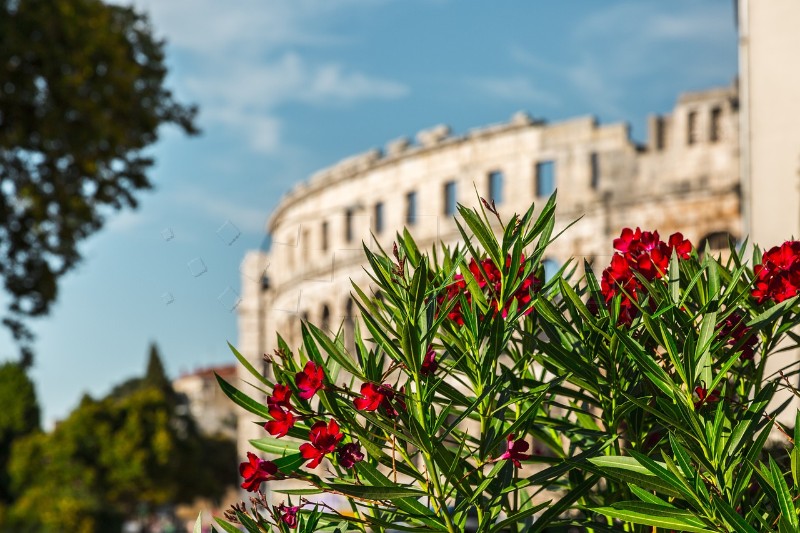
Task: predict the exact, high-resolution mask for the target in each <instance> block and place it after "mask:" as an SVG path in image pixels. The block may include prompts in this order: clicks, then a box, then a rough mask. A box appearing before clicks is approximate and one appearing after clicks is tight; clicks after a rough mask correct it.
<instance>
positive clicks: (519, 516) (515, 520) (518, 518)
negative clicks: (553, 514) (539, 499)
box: [491, 500, 553, 533]
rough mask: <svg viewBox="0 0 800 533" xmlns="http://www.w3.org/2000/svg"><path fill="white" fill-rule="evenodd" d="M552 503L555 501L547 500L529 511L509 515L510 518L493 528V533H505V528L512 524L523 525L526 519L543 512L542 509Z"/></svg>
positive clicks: (528, 509) (524, 510) (529, 508)
mask: <svg viewBox="0 0 800 533" xmlns="http://www.w3.org/2000/svg"><path fill="white" fill-rule="evenodd" d="M552 501H553V500H547V501H546V502H544V503H540V504H539V505H534V506H532V507H528V508H527V509H523V510H522V511H519V512H518V513H513V514H510V515H508V518H506V519H505V520H503V521H501V522H498V523H497V524H495V525H494V526H493V527H492V529H491V533H498V532H500V531H504V530H505V527H506V526H510V525H511V524H521V523H523V521H524V520H525V519H527V518H530V517H531V516H533V515H535V514H536V513H538V512H539V511H541V510H542V509H544V508H546V507H547V506H549V505H550V503H551V502H552Z"/></svg>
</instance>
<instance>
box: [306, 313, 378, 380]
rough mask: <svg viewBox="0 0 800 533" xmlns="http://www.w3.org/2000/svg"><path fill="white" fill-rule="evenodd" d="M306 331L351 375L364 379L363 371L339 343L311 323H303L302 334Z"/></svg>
mask: <svg viewBox="0 0 800 533" xmlns="http://www.w3.org/2000/svg"><path fill="white" fill-rule="evenodd" d="M307 332H310V333H311V335H312V336H313V337H314V339H315V340H316V341H317V343H318V344H319V345H320V346H321V347H322V349H323V350H325V352H326V353H327V354H328V355H329V356H331V358H332V359H333V360H334V361H336V362H337V363H339V364H340V365H342V368H344V369H345V370H347V371H348V372H350V373H351V374H352V375H354V376H356V377H358V378H360V379H362V380H363V379H364V373H363V372H362V371H361V369H360V368H358V367H357V366H356V365H355V364H354V363H353V360H352V359H350V357H349V356H348V355H347V353H345V352H344V350H343V349H342V346H341V345H338V344H337V343H335V342H333V341H331V339H330V338H328V335H326V334H325V332H323V331H322V330H321V329H319V328H318V327H317V326H315V325H314V324H311V323H307V324H303V334H304V335H306V334H307Z"/></svg>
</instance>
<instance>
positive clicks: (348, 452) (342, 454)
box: [338, 442, 364, 468]
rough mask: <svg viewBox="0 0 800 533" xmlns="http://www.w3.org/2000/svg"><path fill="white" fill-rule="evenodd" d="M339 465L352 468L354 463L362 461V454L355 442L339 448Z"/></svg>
mask: <svg viewBox="0 0 800 533" xmlns="http://www.w3.org/2000/svg"><path fill="white" fill-rule="evenodd" d="M338 457H339V464H340V465H341V466H343V467H344V468H353V466H354V465H355V464H356V463H360V462H361V461H363V460H364V453H363V452H362V451H361V446H359V445H358V444H356V443H355V442H351V443H348V444H345V445H344V446H340V447H339V450H338Z"/></svg>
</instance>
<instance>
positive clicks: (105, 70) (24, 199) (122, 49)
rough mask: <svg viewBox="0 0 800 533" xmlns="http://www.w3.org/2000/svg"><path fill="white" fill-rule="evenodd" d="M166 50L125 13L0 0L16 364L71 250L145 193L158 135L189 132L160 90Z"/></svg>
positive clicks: (187, 118) (0, 129)
mask: <svg viewBox="0 0 800 533" xmlns="http://www.w3.org/2000/svg"><path fill="white" fill-rule="evenodd" d="M163 45H164V43H163V41H160V40H157V39H155V38H154V37H153V35H152V29H151V27H150V24H149V22H148V20H147V18H146V17H145V16H144V15H143V14H141V13H137V12H136V11H135V10H134V9H132V8H130V7H124V6H116V5H106V4H104V3H103V2H102V1H101V0H0V276H2V278H3V279H4V284H5V288H6V290H7V291H8V293H9V294H10V296H11V302H10V304H9V308H8V311H9V313H8V315H7V316H6V317H5V319H4V323H5V324H6V325H7V326H8V327H10V328H11V331H12V333H13V334H14V336H15V337H16V338H17V339H18V340H20V341H21V342H22V347H23V355H27V356H28V357H29V356H30V347H29V341H30V340H31V334H30V332H29V331H28V329H27V328H26V327H25V325H24V323H23V320H24V319H25V317H31V316H39V315H43V314H45V313H47V312H48V311H49V309H50V305H51V304H52V303H53V301H55V299H56V296H57V284H58V279H59V277H60V276H62V275H63V274H64V273H66V272H68V271H69V270H70V269H72V268H74V267H75V265H76V264H78V262H79V261H80V259H81V255H80V252H79V250H78V244H79V243H80V242H81V241H82V240H83V239H85V238H86V237H88V236H89V235H91V234H92V233H94V232H95V231H97V230H98V229H100V228H101V227H102V225H103V223H104V220H105V217H106V216H107V215H108V213H109V212H110V211H111V210H117V209H122V208H125V207H136V205H137V200H136V197H135V194H136V193H137V192H138V191H141V190H143V189H147V188H149V187H151V183H150V180H149V178H148V176H147V174H146V172H147V170H148V168H149V167H150V166H151V165H152V163H153V161H152V159H151V158H149V157H147V156H146V155H144V153H143V150H144V149H145V148H147V147H148V146H149V145H151V144H152V143H153V142H155V141H156V139H157V137H158V130H159V127H160V126H161V125H162V124H168V123H174V124H177V125H178V126H179V127H181V128H182V129H183V130H184V131H185V132H187V133H196V131H197V130H196V129H195V126H194V124H193V120H194V116H195V113H196V109H195V108H194V107H187V106H184V105H182V104H180V103H178V102H177V101H176V100H175V99H174V97H173V95H172V94H171V93H170V91H168V90H167V89H166V88H165V87H164V78H165V76H166V74H167V69H166V67H165V66H164V52H163Z"/></svg>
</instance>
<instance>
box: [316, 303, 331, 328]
mask: <svg viewBox="0 0 800 533" xmlns="http://www.w3.org/2000/svg"><path fill="white" fill-rule="evenodd" d="M319 324H320V329H321V330H322V331H328V330H330V327H331V310H330V308H328V305H327V304H323V305H322V314H321V315H320V321H319Z"/></svg>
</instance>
